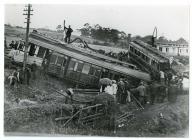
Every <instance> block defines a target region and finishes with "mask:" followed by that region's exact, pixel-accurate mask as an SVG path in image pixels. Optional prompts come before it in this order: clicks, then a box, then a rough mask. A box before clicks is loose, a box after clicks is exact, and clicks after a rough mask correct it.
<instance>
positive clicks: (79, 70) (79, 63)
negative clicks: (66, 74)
mask: <svg viewBox="0 0 192 140" xmlns="http://www.w3.org/2000/svg"><path fill="white" fill-rule="evenodd" d="M82 69H83V62H78V66H77V71H78V72H81V71H82Z"/></svg>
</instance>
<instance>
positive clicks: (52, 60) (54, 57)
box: [50, 55, 57, 64]
mask: <svg viewBox="0 0 192 140" xmlns="http://www.w3.org/2000/svg"><path fill="white" fill-rule="evenodd" d="M56 59H57V56H56V55H52V56H51V60H50V63H52V64H55V61H56Z"/></svg>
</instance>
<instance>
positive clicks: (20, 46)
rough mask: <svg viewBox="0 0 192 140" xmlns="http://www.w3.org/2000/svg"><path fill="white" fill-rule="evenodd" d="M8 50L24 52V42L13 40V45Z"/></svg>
mask: <svg viewBox="0 0 192 140" xmlns="http://www.w3.org/2000/svg"><path fill="white" fill-rule="evenodd" d="M8 48H10V49H14V50H20V51H22V50H23V48H24V42H23V41H22V40H20V41H13V40H12V41H11V43H10V44H9V46H8Z"/></svg>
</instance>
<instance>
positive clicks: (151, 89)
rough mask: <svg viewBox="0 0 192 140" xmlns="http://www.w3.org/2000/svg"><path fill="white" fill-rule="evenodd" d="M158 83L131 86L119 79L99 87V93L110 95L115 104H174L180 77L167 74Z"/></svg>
mask: <svg viewBox="0 0 192 140" xmlns="http://www.w3.org/2000/svg"><path fill="white" fill-rule="evenodd" d="M162 75H163V74H162V72H161V79H160V82H159V81H154V80H152V81H150V82H144V81H140V82H139V84H137V86H133V85H132V84H131V81H128V80H126V79H125V78H120V79H119V81H118V82H116V81H115V80H112V83H111V84H108V85H105V86H101V89H100V92H105V93H108V94H111V95H113V96H114V98H115V99H116V102H117V103H120V104H126V103H129V102H133V101H134V100H135V101H136V103H138V104H139V105H140V106H145V104H154V103H155V102H164V101H165V99H167V100H168V101H170V102H175V101H176V98H177V94H178V92H182V78H183V77H182V76H181V75H178V76H174V75H172V73H171V72H170V73H168V75H167V77H166V78H167V79H166V78H165V77H163V76H162Z"/></svg>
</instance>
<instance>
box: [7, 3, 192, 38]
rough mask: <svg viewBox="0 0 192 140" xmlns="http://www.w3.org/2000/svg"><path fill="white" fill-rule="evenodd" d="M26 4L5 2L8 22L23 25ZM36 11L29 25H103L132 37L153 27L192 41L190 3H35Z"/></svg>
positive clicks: (149, 32) (169, 36) (142, 34)
mask: <svg viewBox="0 0 192 140" xmlns="http://www.w3.org/2000/svg"><path fill="white" fill-rule="evenodd" d="M23 9H24V5H21V4H9V5H8V4H7V5H5V23H6V24H8V23H9V24H11V25H17V26H23V27H25V26H26V25H25V24H24V22H25V16H23V15H22V14H23ZM32 9H33V10H34V11H33V12H32V13H33V16H32V17H31V24H30V27H32V28H40V27H48V28H49V29H54V30H55V29H56V27H57V25H59V24H61V25H62V24H63V20H64V19H65V20H66V25H71V27H72V28H73V29H79V28H81V27H83V25H84V24H85V23H89V24H90V25H95V24H99V25H101V26H102V27H110V28H115V29H118V30H120V31H124V32H125V33H127V34H128V33H131V34H132V36H135V35H140V36H145V35H152V33H153V30H154V27H155V26H156V27H157V29H158V37H159V36H165V37H166V38H168V39H171V40H177V39H179V38H180V37H183V38H185V39H186V40H187V41H188V40H189V7H188V6H184V5H182V6H178V5H175V6H170V5H169V6H168V5H164V6H157V5H155V6H153V5H150V6H146V5H143V6H141V5H132V6H130V5H66V4H65V5H62V4H61V5H58V4H55V5H54V4H49V5H48V4H33V5H32Z"/></svg>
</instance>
